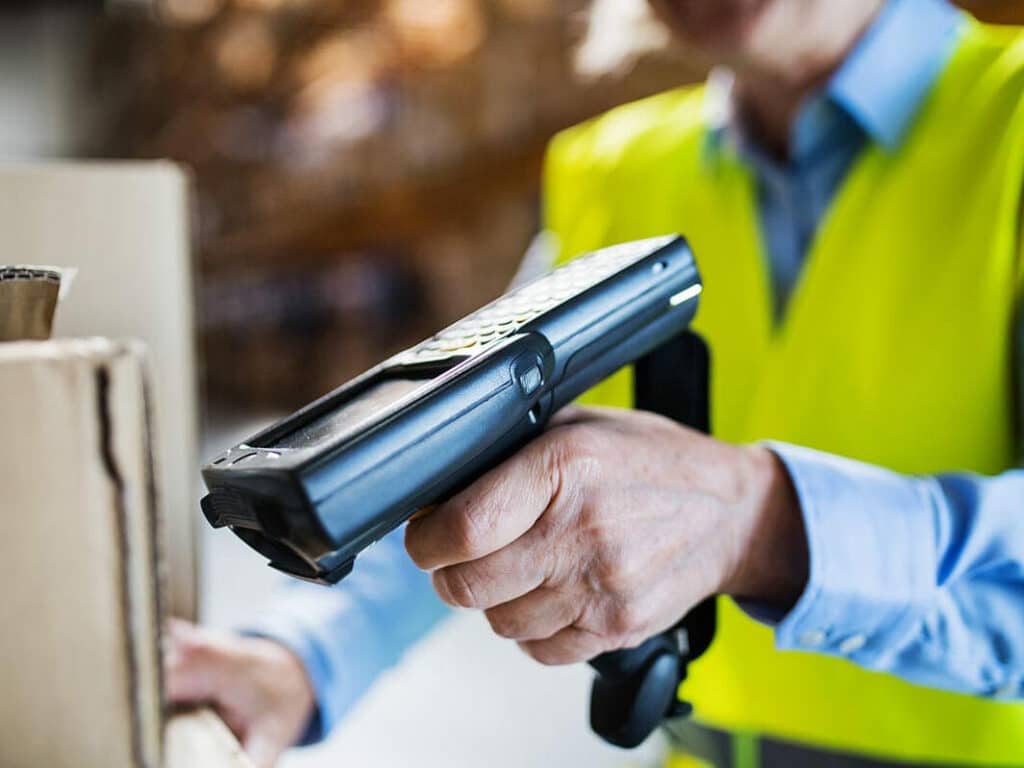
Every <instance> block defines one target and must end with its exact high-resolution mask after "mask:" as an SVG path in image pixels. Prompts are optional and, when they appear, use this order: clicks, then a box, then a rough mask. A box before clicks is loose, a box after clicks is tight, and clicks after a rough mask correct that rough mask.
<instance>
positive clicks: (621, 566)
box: [406, 408, 808, 664]
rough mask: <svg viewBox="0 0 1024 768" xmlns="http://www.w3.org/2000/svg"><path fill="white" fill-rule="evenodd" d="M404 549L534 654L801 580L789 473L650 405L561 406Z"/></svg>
mask: <svg viewBox="0 0 1024 768" xmlns="http://www.w3.org/2000/svg"><path fill="white" fill-rule="evenodd" d="M406 548H407V549H408V550H409V554H410V555H411V556H412V558H413V560H414V561H415V562H416V564H417V565H419V566H420V567H421V568H423V569H426V570H430V571H433V583H434V587H435V588H436V589H437V592H438V594H439V595H440V596H441V598H442V599H443V600H444V601H445V602H447V603H449V604H451V605H456V606H462V607H466V608H478V609H481V610H483V611H485V613H486V615H487V619H488V620H489V621H490V624H491V627H492V628H493V629H494V631H495V632H496V633H498V634H499V635H502V636H503V637H508V638H511V639H513V640H516V641H518V643H519V645H520V646H521V647H522V648H523V650H525V651H526V653H528V654H529V655H530V656H532V657H533V658H535V659H536V660H538V661H540V662H542V663H545V664H567V663H572V662H576V661H583V660H586V659H590V658H593V657H594V656H596V655H598V654H600V653H603V652H605V651H610V650H615V649H619V648H628V647H632V646H635V645H637V644H639V643H640V642H642V641H643V640H645V639H646V638H647V637H649V636H651V635H654V634H656V633H658V632H661V631H662V630H664V629H667V628H668V627H670V626H672V625H673V624H675V623H676V622H677V621H678V620H679V619H680V618H681V617H682V616H683V615H684V614H686V612H687V611H688V610H689V609H690V608H692V607H693V606H694V605H696V604H697V603H698V602H700V601H701V600H702V599H703V598H705V597H707V596H708V595H712V594H718V593H727V594H731V595H734V596H737V597H742V598H749V599H752V600H756V601H762V602H765V603H770V604H774V605H778V606H789V605H792V604H793V603H794V602H795V600H796V599H797V598H798V597H799V595H800V592H801V591H802V589H803V586H804V584H805V582H806V579H807V568H808V565H807V545H806V542H805V540H804V530H803V521H802V518H801V515H800V510H799V505H798V502H797V500H796V496H795V493H794V491H793V488H792V486H791V483H790V480H789V476H788V474H787V473H786V470H785V468H784V467H783V466H782V464H781V462H780V461H779V459H778V458H777V457H776V456H775V455H774V454H773V453H772V452H771V451H769V450H768V449H766V448H763V447H760V446H745V447H740V446H734V445H729V444H727V443H723V442H721V441H718V440H715V439H712V438H710V437H707V436H705V435H702V434H700V433H698V432H695V431H693V430H690V429H686V428H685V427H682V426H680V425H678V424H676V423H675V422H673V421H670V420H668V419H665V418H662V417H661V416H657V415H654V414H651V413H644V412H640V411H629V410H619V409H608V408H602V409H578V408H576V409H570V410H568V411H565V412H563V413H562V414H560V415H559V416H558V418H557V419H556V420H555V421H554V422H553V424H552V426H551V428H550V429H549V430H548V431H547V432H546V433H545V434H544V435H542V436H541V437H539V438H538V439H536V440H534V441H533V442H532V443H530V444H529V445H527V446H526V447H525V448H524V449H523V450H521V451H520V452H519V453H517V454H516V455H515V456H513V457H512V458H511V459H509V460H508V461H506V462H505V463H503V464H502V465H500V466H499V467H497V468H496V469H494V470H492V471H491V472H489V473H488V474H486V475H484V476H483V477H482V478H480V479H479V480H478V481H477V482H475V483H474V484H473V485H471V486H470V487H469V488H467V489H466V490H465V491H463V492H461V493H459V494H458V495H456V496H455V497H453V498H452V499H451V500H450V501H448V502H447V503H445V504H443V505H441V506H439V507H438V508H437V509H436V510H435V511H434V512H433V513H431V514H430V515H427V516H426V517H423V518H421V519H418V520H414V521H412V522H411V523H409V525H408V528H407V531H406Z"/></svg>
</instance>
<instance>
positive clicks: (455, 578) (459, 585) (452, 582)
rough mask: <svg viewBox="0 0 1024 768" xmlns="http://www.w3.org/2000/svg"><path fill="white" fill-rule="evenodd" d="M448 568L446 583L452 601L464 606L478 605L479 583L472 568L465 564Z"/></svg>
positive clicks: (473, 606) (472, 606)
mask: <svg viewBox="0 0 1024 768" xmlns="http://www.w3.org/2000/svg"><path fill="white" fill-rule="evenodd" d="M446 570H447V573H446V574H445V583H446V586H447V587H448V595H449V596H450V597H451V599H452V602H453V603H455V604H456V605H458V606H460V607H462V608H475V607H477V604H478V603H477V600H478V593H479V585H478V584H477V583H476V578H475V577H474V575H473V574H472V573H471V572H470V568H468V567H466V566H464V565H463V566H458V567H455V568H448V569H446Z"/></svg>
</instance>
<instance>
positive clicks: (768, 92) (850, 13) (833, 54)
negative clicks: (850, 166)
mask: <svg viewBox="0 0 1024 768" xmlns="http://www.w3.org/2000/svg"><path fill="white" fill-rule="evenodd" d="M882 3H883V0H866V1H864V2H849V3H835V4H832V3H811V4H809V5H808V6H807V7H806V8H805V10H806V11H808V12H807V13H805V15H804V16H803V17H800V18H798V17H796V16H795V15H794V13H795V11H794V7H795V6H803V4H800V3H773V4H771V5H770V6H769V7H770V8H771V10H770V11H768V12H767V13H766V14H765V15H764V17H763V18H761V19H759V22H758V26H757V28H756V30H755V32H754V40H753V42H754V44H753V45H752V46H751V47H750V53H749V55H748V56H746V57H744V59H743V60H741V61H738V62H736V63H735V64H734V70H735V73H736V82H735V89H734V95H735V99H736V106H737V117H738V118H739V119H740V120H741V121H743V124H744V127H745V128H746V130H747V131H748V132H749V133H750V134H751V136H752V137H753V138H754V139H755V140H756V141H757V142H758V143H759V144H760V145H761V146H762V147H763V148H764V149H765V150H766V151H768V152H770V153H771V154H772V155H774V156H775V157H777V158H778V159H781V160H785V159H787V158H788V157H789V152H790V146H789V138H790V135H791V129H792V125H793V121H794V120H795V119H796V115H797V112H798V110H799V109H800V105H801V104H802V103H803V102H804V100H805V99H806V98H807V97H808V96H809V95H810V94H811V93H813V92H814V91H815V90H817V89H819V88H820V87H821V86H822V85H824V83H826V82H827V81H828V79H829V78H830V77H831V76H832V74H833V73H834V72H835V71H836V70H837V69H838V68H839V67H840V65H841V64H842V63H843V60H844V59H845V58H846V56H847V55H848V54H849V52H850V51H851V50H852V49H853V47H854V46H855V45H856V43H857V41H858V40H859V39H860V37H861V35H863V34H864V32H865V30H867V28H868V27H869V26H870V25H871V22H872V21H873V20H874V18H875V16H876V15H877V14H878V12H879V10H880V9H881V7H882Z"/></svg>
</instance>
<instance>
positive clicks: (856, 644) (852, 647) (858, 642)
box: [839, 635, 868, 656]
mask: <svg viewBox="0 0 1024 768" xmlns="http://www.w3.org/2000/svg"><path fill="white" fill-rule="evenodd" d="M867 642H868V639H867V638H866V637H865V636H864V635H850V636H849V637H848V638H846V639H845V640H843V642H841V643H840V644H839V652H840V653H841V654H843V655H844V656H849V655H850V654H851V653H856V652H857V651H859V650H860V649H861V648H863V647H864V646H865V645H867Z"/></svg>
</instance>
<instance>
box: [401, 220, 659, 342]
mask: <svg viewBox="0 0 1024 768" xmlns="http://www.w3.org/2000/svg"><path fill="white" fill-rule="evenodd" d="M673 239H674V238H673V237H659V238H652V239H650V240H642V241H639V242H633V243H625V244H623V245H615V246H611V247H610V248H604V249H602V250H600V251H595V252H593V253H590V254H587V255H586V256H582V257H580V258H578V259H576V260H574V261H571V262H569V263H568V264H566V265H565V266H563V267H560V268H559V269H556V270H555V271H554V272H551V273H550V274H548V275H545V276H544V277H541V278H538V279H537V280H535V281H533V282H531V283H528V284H527V285H524V286H522V287H521V288H517V289H516V290H514V291H511V292H510V293H507V294H505V295H504V296H502V297H500V298H498V299H496V300H495V301H492V302H491V303H490V304H488V305H486V306H484V307H483V308H481V309H480V310H478V311H476V312H474V313H473V314H471V315H469V316H467V317H465V318H463V319H462V320H459V321H458V322H457V323H455V324H454V325H450V326H448V327H447V328H445V329H444V330H442V331H440V332H439V333H437V334H435V335H434V336H432V337H430V338H429V339H427V340H426V341H424V342H422V343H421V344H418V345H417V346H415V347H413V348H412V349H410V350H408V352H406V353H405V354H403V355H402V357H403V358H405V360H406V361H407V362H423V361H425V360H435V359H445V358H450V357H453V356H459V357H462V356H469V355H473V354H477V353H479V352H481V351H483V349H484V348H485V347H487V346H488V345H490V344H492V343H494V342H496V341H498V340H499V339H502V338H505V337H507V336H511V335H512V334H514V333H516V332H517V331H518V330H519V329H520V328H522V327H523V326H524V325H526V324H527V323H529V322H530V321H531V320H533V319H535V318H537V317H539V316H540V315H542V314H544V313H545V312H547V311H549V310H551V309H554V308H555V307H556V306H558V305H559V304H561V303H562V302H564V301H567V300H569V299H571V298H573V297H574V296H577V295H579V294H581V293H583V292H584V291H585V290H587V289H588V288H591V287H593V286H595V285H597V284H598V283H600V282H601V281H602V280H605V279H606V278H608V277H611V276H612V275H613V274H615V273H616V272H618V271H620V270H622V269H625V268H626V267H628V266H630V265H632V264H635V263H636V262H638V261H640V260H641V259H643V258H644V257H646V256H649V255H650V254H651V253H654V252H655V251H657V250H659V249H660V248H662V247H664V246H665V245H667V244H668V243H669V242H671V241H672V240H673Z"/></svg>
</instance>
